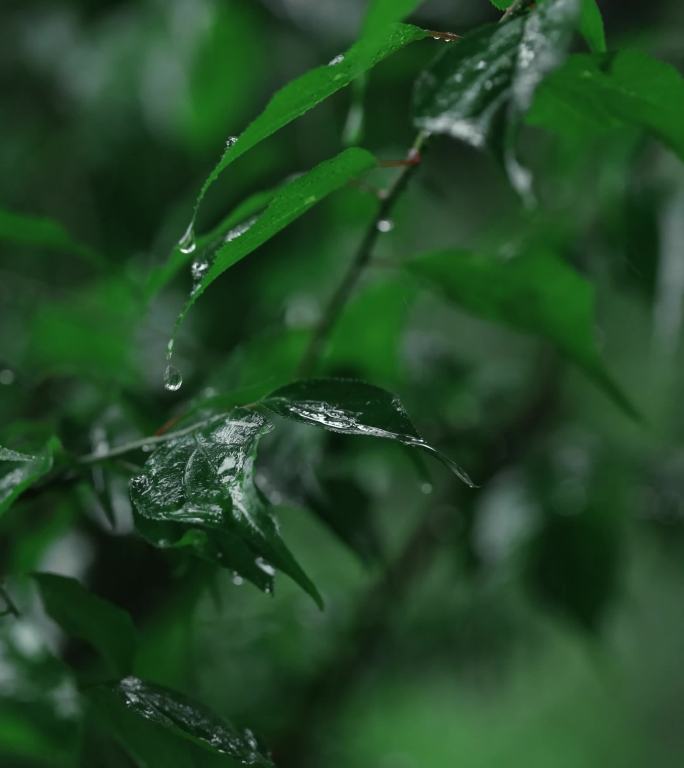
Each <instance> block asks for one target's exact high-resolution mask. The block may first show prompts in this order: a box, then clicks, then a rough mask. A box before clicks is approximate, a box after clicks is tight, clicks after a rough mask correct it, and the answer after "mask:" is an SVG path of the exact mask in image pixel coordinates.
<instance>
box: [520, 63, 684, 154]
mask: <svg viewBox="0 0 684 768" xmlns="http://www.w3.org/2000/svg"><path fill="white" fill-rule="evenodd" d="M527 121H528V122H529V123H530V124H531V125H538V126H541V127H543V128H547V129H549V130H551V131H553V132H554V133H557V134H559V135H561V136H564V137H567V138H569V139H576V138H582V137H584V136H589V137H591V136H595V135H601V134H605V133H609V132H610V131H615V130H616V129H619V128H622V127H625V126H629V125H633V126H637V127H639V128H642V129H644V130H646V131H648V132H649V133H652V134H653V135H654V136H656V137H657V138H658V139H660V141H662V142H663V143H664V144H666V145H667V146H668V147H670V149H672V151H673V152H675V153H676V154H677V155H678V156H679V157H680V158H681V159H682V160H684V78H682V76H681V75H680V74H679V72H678V71H677V70H676V69H675V68H674V67H672V66H670V65H669V64H666V63H665V62H662V61H658V60H657V59H653V58H651V57H650V56H648V55H647V54H645V53H641V52H640V51H619V52H618V53H616V54H606V55H591V54H578V55H576V56H571V57H570V58H569V59H568V61H567V62H566V63H565V64H564V66H563V67H562V68H560V69H559V70H557V71H556V72H554V73H553V74H552V75H551V76H550V77H549V78H548V79H547V80H546V81H545V82H544V83H543V84H542V86H541V88H540V89H539V91H538V93H537V96H536V98H535V101H534V104H533V106H532V109H531V110H530V112H529V114H528V116H527Z"/></svg>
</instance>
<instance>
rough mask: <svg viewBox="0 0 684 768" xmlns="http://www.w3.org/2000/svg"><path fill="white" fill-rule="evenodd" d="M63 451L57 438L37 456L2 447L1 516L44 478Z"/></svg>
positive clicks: (0, 459)
mask: <svg viewBox="0 0 684 768" xmlns="http://www.w3.org/2000/svg"><path fill="white" fill-rule="evenodd" d="M60 449H61V446H60V443H59V440H58V439H57V438H56V437H52V438H50V440H48V441H47V443H46V444H45V446H44V447H43V448H42V449H41V450H40V451H39V452H38V453H36V454H28V453H20V452H19V451H13V450H11V449H10V448H4V447H3V446H0V515H1V514H3V513H4V512H6V511H7V510H8V509H9V508H10V507H11V506H12V504H13V503H14V501H15V500H16V499H17V498H18V497H19V496H21V494H22V493H23V492H24V491H25V490H26V489H27V488H30V487H31V486H32V485H33V484H34V483H36V482H37V481H38V480H40V478H41V477H44V476H45V475H46V474H47V473H48V472H49V471H50V470H51V469H52V466H53V463H54V459H55V455H56V454H57V453H58V452H59V450H60Z"/></svg>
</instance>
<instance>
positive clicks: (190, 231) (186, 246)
mask: <svg viewBox="0 0 684 768" xmlns="http://www.w3.org/2000/svg"><path fill="white" fill-rule="evenodd" d="M178 248H179V250H180V252H181V253H192V252H193V251H194V250H195V248H197V242H196V240H195V221H194V219H193V221H191V222H190V224H189V225H188V228H187V229H186V230H185V233H184V234H183V237H181V239H180V240H179V241H178Z"/></svg>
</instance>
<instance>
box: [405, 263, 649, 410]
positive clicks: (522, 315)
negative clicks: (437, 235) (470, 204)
mask: <svg viewBox="0 0 684 768" xmlns="http://www.w3.org/2000/svg"><path fill="white" fill-rule="evenodd" d="M406 267H407V269H408V270H409V271H410V272H411V273H412V274H414V275H416V276H417V277H419V278H421V279H422V280H423V281H424V282H425V283H426V285H427V286H429V287H430V288H431V289H433V290H434V291H436V292H437V293H439V294H441V295H443V296H444V297H445V298H447V299H448V300H449V301H451V302H454V303H455V304H458V305H459V306H460V307H462V308H463V309H465V310H466V311H468V312H471V313H472V314H474V315H477V316H479V317H482V318H484V319H486V320H492V321H494V322H496V323H501V324H503V325H508V326H510V327H512V328H515V329H516V330H519V331H523V332H525V333H530V334H533V335H535V336H539V337H541V338H544V339H546V340H547V341H550V342H551V343H552V344H553V345H554V346H555V347H556V348H557V349H558V351H559V352H561V353H562V354H563V355H565V356H566V357H567V358H568V359H569V360H571V361H572V362H574V363H575V364H576V365H578V366H579V367H580V368H582V369H583V370H584V371H585V372H586V373H587V374H589V376H590V377H591V378H592V379H593V380H594V381H595V382H596V383H597V384H598V385H599V386H600V387H602V388H603V389H604V391H605V392H606V393H607V394H608V395H609V396H610V397H612V398H613V400H615V402H616V403H617V404H618V405H619V406H620V407H621V408H623V409H624V410H625V411H626V412H627V413H628V414H630V415H631V416H635V415H636V413H635V410H634V407H633V406H632V405H631V403H630V402H629V401H628V400H627V398H626V397H625V395H624V394H623V393H622V391H621V390H620V388H619V387H618V386H617V384H615V382H614V381H613V380H612V378H611V377H610V376H609V374H608V373H607V371H606V369H605V366H604V364H603V361H602V360H601V355H600V353H599V350H598V346H597V344H596V338H595V332H594V322H595V320H594V288H593V286H592V285H591V283H589V282H588V281H587V280H585V278H583V277H582V276H581V275H580V274H578V273H577V272H575V270H574V269H572V268H571V267H570V266H568V264H566V263H565V262H564V261H563V260H562V259H560V258H558V257H557V256H555V255H554V254H552V253H549V252H546V251H544V250H533V249H532V250H529V251H527V252H524V253H520V254H518V255H515V256H513V257H510V256H507V257H502V256H498V255H493V254H487V253H476V252H471V251H460V250H448V251H436V252H434V253H428V254H425V255H423V256H418V257H416V258H414V259H412V260H411V261H410V262H408V263H407V265H406Z"/></svg>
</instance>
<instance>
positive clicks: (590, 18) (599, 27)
mask: <svg viewBox="0 0 684 768" xmlns="http://www.w3.org/2000/svg"><path fill="white" fill-rule="evenodd" d="M579 28H580V32H581V33H582V37H583V38H584V39H585V40H586V41H587V45H588V46H589V49H590V50H591V51H593V52H594V53H605V51H606V31H605V29H604V27H603V16H602V15H601V9H600V8H599V6H598V3H597V1H596V0H582V8H581V11H580V23H579Z"/></svg>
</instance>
